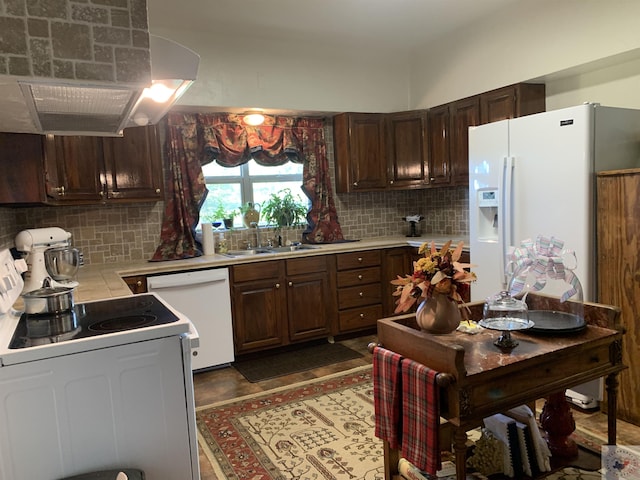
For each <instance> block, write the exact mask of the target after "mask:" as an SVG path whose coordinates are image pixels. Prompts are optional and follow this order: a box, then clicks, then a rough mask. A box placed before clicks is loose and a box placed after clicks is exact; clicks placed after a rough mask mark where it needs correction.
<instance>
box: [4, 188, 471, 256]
mask: <svg viewBox="0 0 640 480" xmlns="http://www.w3.org/2000/svg"><path fill="white" fill-rule="evenodd" d="M163 208H164V204H163V202H157V203H150V204H147V203H144V204H135V205H114V206H86V207H83V206H74V207H29V208H16V209H12V208H0V246H2V247H5V248H11V247H13V240H14V238H15V236H16V234H17V233H18V232H19V231H21V230H24V229H26V228H42V227H52V226H59V227H62V228H64V229H65V230H68V231H70V232H71V234H72V240H73V244H74V246H75V247H77V248H79V249H80V250H81V251H82V252H83V254H84V258H85V263H87V264H92V263H93V264H98V263H112V262H128V261H140V260H148V259H149V258H151V256H152V255H153V253H154V252H155V250H156V247H157V246H158V242H159V238H160V227H161V224H162V215H163ZM336 208H337V210H338V219H339V221H340V225H341V226H342V231H343V234H344V236H345V238H347V239H362V238H371V237H381V236H387V235H406V234H407V233H408V231H409V230H408V229H409V225H408V224H407V223H406V222H405V221H403V220H402V217H404V216H406V215H412V214H420V215H422V216H424V217H425V219H424V220H422V221H421V222H420V224H419V226H418V232H419V233H421V234H422V238H424V239H425V241H426V240H428V239H429V238H428V235H429V234H430V233H433V234H437V235H448V234H451V235H454V234H455V235H465V234H468V220H467V189H466V188H465V187H455V188H438V189H431V190H412V191H399V192H376V193H353V194H343V195H339V196H336ZM298 231H299V232H301V231H302V229H298ZM264 234H265V235H268V234H269V233H267V232H265V233H264ZM287 235H288V236H287V239H288V240H294V239H297V238H299V235H297V236H296V238H291V237H292V235H291V233H288V234H287ZM226 238H227V239H228V241H229V242H230V244H231V245H230V246H231V248H240V247H241V244H242V241H244V240H246V239H247V238H248V232H247V231H246V229H239V230H237V231H235V232H228V233H226Z"/></svg>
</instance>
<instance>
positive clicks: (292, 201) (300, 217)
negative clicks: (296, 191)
mask: <svg viewBox="0 0 640 480" xmlns="http://www.w3.org/2000/svg"><path fill="white" fill-rule="evenodd" d="M306 216H307V207H306V205H305V204H304V203H303V202H302V199H301V198H300V196H299V195H295V196H294V195H293V193H292V192H291V189H289V188H284V189H282V190H280V191H278V192H277V193H272V194H271V195H269V198H268V199H267V200H266V201H264V202H263V203H262V218H264V219H265V220H266V222H267V223H268V224H269V225H275V226H276V227H277V228H282V227H293V226H296V225H301V224H302V223H303V221H304V220H305V218H306Z"/></svg>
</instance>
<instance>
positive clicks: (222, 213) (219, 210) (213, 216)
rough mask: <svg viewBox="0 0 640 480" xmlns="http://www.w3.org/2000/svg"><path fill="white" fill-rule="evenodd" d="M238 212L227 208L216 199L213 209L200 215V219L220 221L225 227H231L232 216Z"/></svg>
mask: <svg viewBox="0 0 640 480" xmlns="http://www.w3.org/2000/svg"><path fill="white" fill-rule="evenodd" d="M237 214H238V212H237V210H235V209H230V208H228V207H227V206H226V205H225V204H224V203H222V202H221V201H219V200H218V202H216V205H215V207H214V208H213V210H211V211H209V212H207V213H205V214H204V215H202V219H203V220H205V221H207V222H211V223H213V222H215V221H221V222H223V223H224V226H225V228H231V227H233V218H234V217H235V216H236V215H237Z"/></svg>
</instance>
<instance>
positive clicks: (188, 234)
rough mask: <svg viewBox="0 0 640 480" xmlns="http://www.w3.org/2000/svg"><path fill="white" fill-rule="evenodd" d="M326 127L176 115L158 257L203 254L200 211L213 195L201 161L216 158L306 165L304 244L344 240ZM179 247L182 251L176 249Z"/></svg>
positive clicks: (231, 163)
mask: <svg viewBox="0 0 640 480" xmlns="http://www.w3.org/2000/svg"><path fill="white" fill-rule="evenodd" d="M323 127H324V121H323V119H320V118H296V117H281V116H266V118H265V123H264V124H263V125H260V126H249V125H244V124H243V123H242V116H241V115H237V114H226V113H225V114H193V115H189V114H170V115H169V116H168V124H167V150H168V155H167V157H168V159H169V164H170V169H169V174H168V176H169V177H170V178H167V184H169V182H171V184H173V188H172V189H170V190H169V189H168V194H169V199H168V201H167V206H166V208H165V218H164V222H163V227H162V234H161V240H162V244H161V245H160V247H158V251H156V255H155V256H154V260H155V259H156V257H162V258H158V259H166V260H169V259H174V258H189V257H190V256H198V255H200V254H201V252H200V250H199V249H198V246H197V245H196V243H195V227H196V225H197V224H198V219H199V210H200V206H201V205H202V203H203V202H204V200H205V198H206V193H207V190H206V186H205V184H204V177H203V175H202V169H201V165H205V164H207V163H209V162H211V161H216V162H218V163H219V164H220V165H222V166H225V167H236V166H238V165H242V164H243V163H246V162H248V161H249V160H251V159H252V158H253V159H254V160H255V161H256V162H257V163H258V164H260V165H265V166H275V165H282V164H284V163H286V162H288V161H291V162H294V163H301V164H303V183H302V185H301V189H302V191H303V192H304V194H305V195H306V196H307V197H308V198H309V200H310V203H311V208H310V209H309V212H308V214H307V228H306V229H305V231H304V232H303V235H302V236H303V238H302V240H303V242H305V243H332V242H340V241H344V237H343V235H342V230H341V228H340V223H339V222H338V215H337V212H336V208H335V203H334V200H333V192H332V188H331V178H330V175H329V162H328V159H327V149H326V142H325V136H324V128H323ZM180 160H182V162H181V161H180ZM196 172H198V175H195V174H196ZM183 178H188V179H189V180H190V181H192V182H194V185H193V190H192V191H189V190H187V189H186V188H185V186H184V185H182V181H181V180H182V179H183ZM202 189H204V193H203V192H202ZM170 204H172V205H171V206H170ZM178 208H180V210H178ZM194 211H195V215H194ZM181 214H182V215H181ZM190 242H192V243H191V244H190ZM173 247H177V248H178V249H179V250H176V251H174V252H172V251H171V249H172V248H173Z"/></svg>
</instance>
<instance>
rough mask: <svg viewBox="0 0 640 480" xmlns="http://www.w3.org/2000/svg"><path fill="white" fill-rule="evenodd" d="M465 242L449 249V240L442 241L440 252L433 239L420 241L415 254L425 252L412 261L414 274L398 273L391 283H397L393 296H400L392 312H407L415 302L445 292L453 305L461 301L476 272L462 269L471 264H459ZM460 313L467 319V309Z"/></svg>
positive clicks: (474, 278) (467, 267) (469, 266)
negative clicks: (429, 241) (404, 274)
mask: <svg viewBox="0 0 640 480" xmlns="http://www.w3.org/2000/svg"><path fill="white" fill-rule="evenodd" d="M463 247H464V242H459V243H458V244H457V246H456V247H455V248H451V240H449V241H448V242H447V243H445V244H444V245H443V246H442V248H441V249H440V251H438V249H437V248H436V246H435V243H434V242H433V241H432V242H431V243H430V244H429V243H423V244H422V245H421V246H420V248H419V249H418V254H420V255H424V256H423V257H422V258H420V259H418V260H417V261H416V262H414V264H413V274H411V275H406V276H405V277H404V278H403V277H401V276H398V278H397V279H396V280H392V281H391V283H392V284H393V285H396V290H395V292H393V295H394V296H397V297H400V298H398V300H397V301H396V305H397V307H396V310H395V313H401V312H406V311H407V310H409V308H411V306H412V305H413V304H414V303H416V301H418V300H420V301H423V300H427V299H430V298H432V297H434V295H444V296H446V297H447V298H448V299H449V300H450V301H452V302H455V303H456V304H461V303H464V300H463V299H462V296H463V295H465V294H467V293H468V292H469V288H470V283H471V282H473V281H475V280H476V274H475V273H473V272H471V271H468V270H465V269H470V268H471V267H472V266H473V265H471V264H470V263H460V261H459V260H460V257H461V255H462V249H463ZM461 315H462V316H464V318H465V319H466V318H467V312H466V310H462V311H461Z"/></svg>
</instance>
